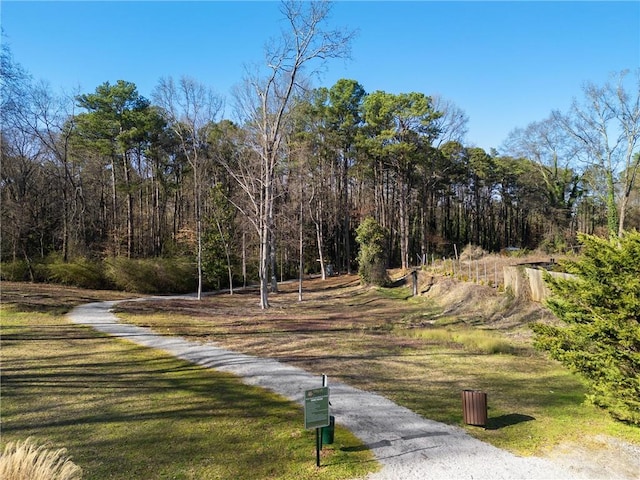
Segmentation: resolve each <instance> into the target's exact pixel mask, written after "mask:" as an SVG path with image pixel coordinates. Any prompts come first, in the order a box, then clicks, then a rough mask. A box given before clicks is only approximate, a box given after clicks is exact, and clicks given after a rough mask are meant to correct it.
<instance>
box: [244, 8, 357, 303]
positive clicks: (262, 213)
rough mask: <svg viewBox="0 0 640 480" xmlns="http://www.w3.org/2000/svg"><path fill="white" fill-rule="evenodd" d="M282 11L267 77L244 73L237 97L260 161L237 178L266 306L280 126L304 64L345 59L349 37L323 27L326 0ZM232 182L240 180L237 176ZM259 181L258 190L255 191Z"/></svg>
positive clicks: (268, 53)
mask: <svg viewBox="0 0 640 480" xmlns="http://www.w3.org/2000/svg"><path fill="white" fill-rule="evenodd" d="M281 10H282V13H283V15H284V17H285V19H286V20H287V22H288V30H287V31H284V32H283V33H282V36H281V38H280V39H279V41H274V42H272V43H270V44H269V45H268V46H267V47H266V49H265V61H266V67H267V70H266V74H260V72H257V73H253V74H252V73H247V75H246V77H245V81H244V84H243V86H242V87H243V88H241V89H238V91H237V93H236V100H237V107H238V114H239V116H240V117H241V120H242V122H243V123H244V124H245V125H246V127H247V128H248V129H249V132H250V135H251V137H252V140H253V142H252V143H253V146H254V148H255V150H256V152H257V154H258V156H259V159H260V176H259V178H258V179H250V178H248V177H242V178H240V182H241V188H242V189H243V190H244V191H245V193H247V194H249V195H251V196H252V203H253V204H254V205H255V214H256V217H255V218H254V220H253V224H254V226H255V228H256V230H257V234H258V237H259V240H260V255H259V257H260V260H259V262H260V265H259V268H258V276H259V280H260V307H261V308H263V309H264V308H268V307H269V301H268V277H269V259H270V257H271V256H272V255H273V253H274V252H273V247H272V245H271V244H270V241H271V240H272V239H273V238H275V235H274V231H273V229H274V199H275V188H274V187H275V185H274V180H275V175H276V166H277V164H278V161H279V159H280V158H281V143H282V139H283V128H284V125H285V124H286V122H287V118H288V113H289V107H290V103H291V100H292V98H294V97H295V96H296V94H297V93H298V91H299V90H300V89H303V88H304V85H303V83H304V80H305V78H306V77H305V75H304V74H305V73H307V74H312V73H314V72H317V70H313V71H310V72H304V71H303V70H304V69H305V67H307V66H312V67H318V66H321V65H322V63H323V62H324V61H326V60H328V59H331V58H340V57H345V56H347V55H348V53H349V47H350V43H351V39H352V37H353V33H351V32H345V31H341V30H328V29H325V28H324V25H325V23H326V22H327V19H328V16H329V12H330V10H331V4H330V3H329V2H326V1H314V2H296V1H285V2H283V3H282V4H281ZM236 179H239V178H238V177H236ZM255 182H258V184H259V185H258V187H259V188H258V189H257V190H256V189H255V186H256V183H255Z"/></svg>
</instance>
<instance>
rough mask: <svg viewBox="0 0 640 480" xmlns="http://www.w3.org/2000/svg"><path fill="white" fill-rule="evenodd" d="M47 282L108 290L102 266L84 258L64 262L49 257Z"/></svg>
mask: <svg viewBox="0 0 640 480" xmlns="http://www.w3.org/2000/svg"><path fill="white" fill-rule="evenodd" d="M46 271H47V281H49V282H53V283H60V284H63V285H72V286H74V287H81V288H93V289H103V288H109V287H110V285H109V282H108V281H107V279H106V277H105V275H104V270H103V265H102V263H101V262H95V261H91V260H88V259H86V258H78V259H75V260H72V261H68V262H64V261H63V260H62V258H60V257H51V258H50V259H49V260H48V261H47V263H46Z"/></svg>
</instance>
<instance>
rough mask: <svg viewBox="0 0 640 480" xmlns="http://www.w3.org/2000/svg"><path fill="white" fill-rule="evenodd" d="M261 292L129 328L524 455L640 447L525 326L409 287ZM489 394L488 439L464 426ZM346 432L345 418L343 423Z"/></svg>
mask: <svg viewBox="0 0 640 480" xmlns="http://www.w3.org/2000/svg"><path fill="white" fill-rule="evenodd" d="M257 300H258V298H257V294H256V292H252V291H246V292H240V293H236V294H234V295H228V294H225V295H215V296H211V297H206V298H204V299H203V300H202V301H200V302H197V301H193V300H166V301H153V302H135V303H134V302H131V303H124V304H120V305H119V307H118V309H117V310H118V315H119V316H120V317H121V318H123V319H124V320H125V321H127V322H131V323H136V324H138V325H143V326H147V327H151V328H153V329H154V330H156V331H157V332H158V333H162V334H169V335H180V336H184V337H188V338H191V339H197V340H201V341H203V342H216V343H218V344H220V345H222V346H225V347H228V348H232V349H234V350H237V351H242V352H245V353H250V354H255V355H261V356H267V357H273V358H277V359H279V360H282V361H285V362H289V363H291V364H294V365H296V366H299V367H301V368H304V369H306V370H308V371H311V372H315V373H317V374H321V373H326V374H327V375H329V377H330V380H331V379H335V380H339V381H342V382H344V383H347V384H350V385H352V386H355V387H359V388H362V389H364V390H369V391H373V392H377V393H380V394H382V395H384V396H386V397H388V398H390V399H392V400H394V401H395V402H396V403H398V404H400V405H403V406H406V407H408V408H410V409H411V410H413V411H415V412H417V413H419V414H421V415H423V416H425V417H427V418H430V419H434V420H438V421H442V422H445V423H449V424H455V425H460V426H463V427H465V428H467V430H468V431H469V432H470V433H471V434H472V435H473V436H475V437H477V438H480V439H482V440H485V441H487V442H490V443H492V444H494V445H496V446H498V447H501V448H505V449H508V450H510V451H512V452H514V453H517V454H522V455H531V454H536V455H544V454H546V453H548V452H549V451H551V450H552V449H555V448H557V447H558V446H559V445H560V444H568V443H573V442H578V443H580V444H581V445H587V446H589V445H591V446H598V445H599V441H598V440H597V439H598V438H599V437H601V436H603V435H604V436H608V437H614V438H618V439H622V440H625V441H629V442H632V443H635V444H640V429H638V428H637V427H631V426H628V425H624V424H621V423H618V422H615V421H614V420H612V419H611V418H610V417H609V416H608V415H607V414H606V413H605V412H604V411H602V410H599V409H597V408H595V407H593V406H590V405H587V404H585V402H584V398H585V388H584V385H583V384H582V382H581V381H580V380H579V379H578V378H577V377H576V376H574V375H572V374H570V373H569V372H568V371H567V370H566V369H565V368H563V367H562V366H561V365H560V364H559V363H557V362H555V361H552V360H549V359H548V358H547V357H545V356H544V355H543V354H541V353H539V352H536V351H535V350H533V349H532V347H531V346H530V338H529V337H530V335H529V330H528V328H527V326H526V325H525V324H522V325H519V326H516V327H514V325H513V322H507V323H505V325H508V327H506V326H505V327H504V328H501V327H500V325H499V324H498V325H497V326H496V325H495V324H494V325H491V326H490V327H491V329H488V328H487V327H489V325H483V324H482V319H481V318H479V317H478V314H477V312H476V313H474V318H473V321H472V322H471V324H472V326H471V325H470V324H469V323H465V322H461V321H459V319H458V320H456V319H455V318H451V317H450V316H446V315H442V309H441V308H440V307H438V306H437V305H436V304H435V303H434V302H433V301H431V300H429V299H427V298H424V297H416V298H412V297H411V293H410V290H409V289H408V288H395V289H377V290H376V289H365V288H362V287H360V286H359V285H358V280H357V278H356V277H347V276H343V277H337V278H335V277H334V278H332V279H330V280H327V281H325V282H322V281H320V280H313V281H310V282H307V283H306V284H305V289H304V293H303V302H298V292H297V284H283V285H281V287H280V293H278V294H272V295H271V296H270V303H271V305H272V308H270V309H269V310H266V311H261V310H260V309H259V308H258V307H257ZM464 389H479V390H483V391H485V392H487V394H488V404H489V424H488V426H487V427H488V428H486V429H483V428H478V427H471V426H464V425H463V418H462V407H461V391H462V390H464ZM337 421H338V422H339V419H337Z"/></svg>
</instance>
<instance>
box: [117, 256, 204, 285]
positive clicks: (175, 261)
mask: <svg viewBox="0 0 640 480" xmlns="http://www.w3.org/2000/svg"><path fill="white" fill-rule="evenodd" d="M105 270H106V275H107V277H108V278H109V280H110V281H111V282H112V283H113V284H114V285H115V286H116V288H117V289H119V290H124V291H126V292H134V293H188V292H193V291H195V289H196V286H197V285H196V268H195V264H194V262H193V261H192V260H191V259H188V258H185V257H179V258H152V259H130V258H123V257H117V258H112V259H108V260H106V261H105Z"/></svg>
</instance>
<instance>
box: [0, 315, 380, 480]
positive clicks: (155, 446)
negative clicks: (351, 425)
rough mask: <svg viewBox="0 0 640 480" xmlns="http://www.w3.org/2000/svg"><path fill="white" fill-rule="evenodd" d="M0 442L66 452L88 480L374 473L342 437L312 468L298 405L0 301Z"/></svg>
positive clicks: (364, 454) (310, 436) (364, 455)
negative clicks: (30, 439)
mask: <svg viewBox="0 0 640 480" xmlns="http://www.w3.org/2000/svg"><path fill="white" fill-rule="evenodd" d="M0 313H1V317H0V321H1V326H2V339H1V340H2V350H1V353H2V383H1V388H2V404H1V406H2V445H5V444H6V443H8V442H10V441H16V440H24V439H26V438H27V437H33V438H34V439H35V440H37V441H40V442H44V441H50V442H51V444H52V445H53V446H54V447H55V448H60V447H65V448H67V449H68V453H69V455H70V456H71V458H72V460H73V462H74V463H76V464H77V465H79V466H80V467H81V468H82V469H83V471H84V478H87V479H92V480H93V479H95V480H100V479H142V478H144V479H165V478H166V479H169V478H171V479H198V480H206V479H241V478H261V479H300V478H309V479H345V478H353V477H358V476H363V475H365V474H366V473H367V472H370V471H373V470H375V469H376V468H378V466H377V463H376V462H375V461H373V460H372V454H371V453H370V452H369V451H367V450H363V449H362V448H361V447H362V445H361V442H360V441H359V440H358V439H357V438H355V437H354V436H353V435H352V434H351V433H350V432H348V431H346V430H345V429H343V428H340V427H339V426H337V427H336V433H335V443H334V444H333V445H330V446H325V447H324V449H323V451H322V455H323V456H322V461H321V463H322V467H321V468H317V467H316V465H315V443H314V442H315V436H314V432H313V431H307V430H304V428H303V415H302V409H301V407H299V406H298V405H296V404H293V403H292V402H289V401H286V400H285V399H283V398H282V397H280V396H278V395H275V394H271V393H268V392H266V391H265V390H262V389H259V388H254V387H249V386H246V385H244V384H242V383H241V382H240V381H239V380H238V379H237V378H235V377H233V376H231V375H227V374H222V373H219V372H215V371H212V370H208V369H204V368H201V367H198V366H194V365H192V364H189V363H186V362H183V361H180V360H176V359H174V358H172V357H169V356H167V355H165V354H162V353H160V352H157V351H154V350H151V349H147V348H143V347H139V346H136V345H134V344H133V343H130V342H126V341H121V340H116V339H113V338H109V337H106V336H104V335H101V334H98V333H96V332H94V331H93V330H90V329H88V328H85V327H80V326H77V325H72V324H69V323H68V321H67V320H66V319H65V318H64V317H61V316H59V315H56V314H50V313H46V312H34V311H29V312H25V311H18V310H16V309H15V308H9V307H7V306H6V305H3V308H2V310H1V311H0Z"/></svg>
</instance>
